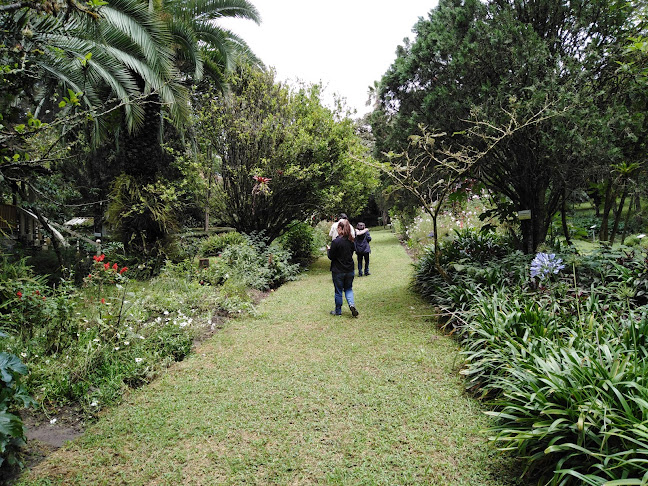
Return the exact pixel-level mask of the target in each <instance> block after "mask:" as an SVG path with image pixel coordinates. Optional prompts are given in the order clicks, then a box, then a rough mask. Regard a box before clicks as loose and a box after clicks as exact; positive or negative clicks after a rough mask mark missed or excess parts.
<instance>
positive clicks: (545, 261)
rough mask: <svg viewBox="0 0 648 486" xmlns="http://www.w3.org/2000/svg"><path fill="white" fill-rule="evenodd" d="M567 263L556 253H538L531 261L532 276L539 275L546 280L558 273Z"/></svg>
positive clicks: (538, 276) (539, 277)
mask: <svg viewBox="0 0 648 486" xmlns="http://www.w3.org/2000/svg"><path fill="white" fill-rule="evenodd" d="M563 268H565V265H563V264H562V259H561V258H557V257H556V254H555V253H542V252H540V253H538V254H537V255H536V256H535V258H534V259H533V260H532V261H531V278H535V277H537V278H538V279H539V280H545V279H547V278H549V277H550V276H551V275H552V274H558V272H560V271H561V270H562V269H563Z"/></svg>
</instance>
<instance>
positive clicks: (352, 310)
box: [349, 305, 358, 317]
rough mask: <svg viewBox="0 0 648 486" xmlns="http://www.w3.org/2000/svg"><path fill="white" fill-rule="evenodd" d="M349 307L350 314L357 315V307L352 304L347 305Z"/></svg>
mask: <svg viewBox="0 0 648 486" xmlns="http://www.w3.org/2000/svg"><path fill="white" fill-rule="evenodd" d="M349 309H351V315H353V317H358V309H356V308H355V307H354V306H352V305H350V306H349Z"/></svg>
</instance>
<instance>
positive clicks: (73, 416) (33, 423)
mask: <svg viewBox="0 0 648 486" xmlns="http://www.w3.org/2000/svg"><path fill="white" fill-rule="evenodd" d="M86 420H87V416H86V415H85V414H84V413H83V411H82V410H81V409H79V408H77V407H62V408H60V409H57V410H55V411H53V412H50V414H49V415H45V414H44V413H42V412H28V413H26V414H23V424H24V425H25V430H26V434H25V435H26V436H27V441H28V443H29V442H32V441H38V442H40V443H42V444H44V445H46V446H49V447H51V448H54V449H58V448H59V447H61V446H63V445H64V444H65V443H66V442H68V441H71V440H73V439H76V438H77V437H79V436H80V435H81V434H82V433H83V430H84V428H85V422H86Z"/></svg>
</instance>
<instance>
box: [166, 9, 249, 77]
mask: <svg viewBox="0 0 648 486" xmlns="http://www.w3.org/2000/svg"><path fill="white" fill-rule="evenodd" d="M160 11H161V12H162V17H163V18H164V19H166V21H167V25H168V28H169V31H170V32H171V34H172V35H173V42H174V53H175V61H176V66H177V67H178V68H179V69H180V70H181V71H182V72H183V73H184V74H185V75H186V76H188V77H189V78H190V79H191V80H192V81H194V82H197V81H200V80H202V79H203V76H205V75H206V76H208V77H209V78H211V81H212V82H214V83H215V84H216V88H217V89H223V88H224V77H225V76H226V74H227V73H228V72H229V71H231V70H232V69H234V68H235V67H236V66H238V65H241V64H247V63H252V64H260V61H259V59H258V58H257V57H256V56H255V55H254V53H253V52H252V51H251V50H250V48H249V47H248V45H247V43H246V42H245V41H244V40H243V39H242V38H241V37H239V36H238V35H236V34H235V33H234V32H232V31H230V30H227V29H224V28H221V27H220V26H219V25H218V20H219V19H223V18H242V19H248V20H252V21H254V22H256V23H257V24H258V23H260V22H261V17H260V15H259V12H258V11H257V9H256V8H255V7H254V5H252V4H251V3H250V2H248V1H247V0H189V1H183V0H161V5H160Z"/></svg>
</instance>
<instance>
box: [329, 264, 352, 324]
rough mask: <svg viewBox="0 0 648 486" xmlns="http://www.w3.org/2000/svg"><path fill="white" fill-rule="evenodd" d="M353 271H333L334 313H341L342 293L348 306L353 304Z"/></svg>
mask: <svg viewBox="0 0 648 486" xmlns="http://www.w3.org/2000/svg"><path fill="white" fill-rule="evenodd" d="M354 276H355V273H354V272H348V273H333V287H335V313H336V314H342V303H343V300H342V294H344V296H345V297H346V300H347V304H349V307H351V306H355V300H354V299H353V277H354Z"/></svg>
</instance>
